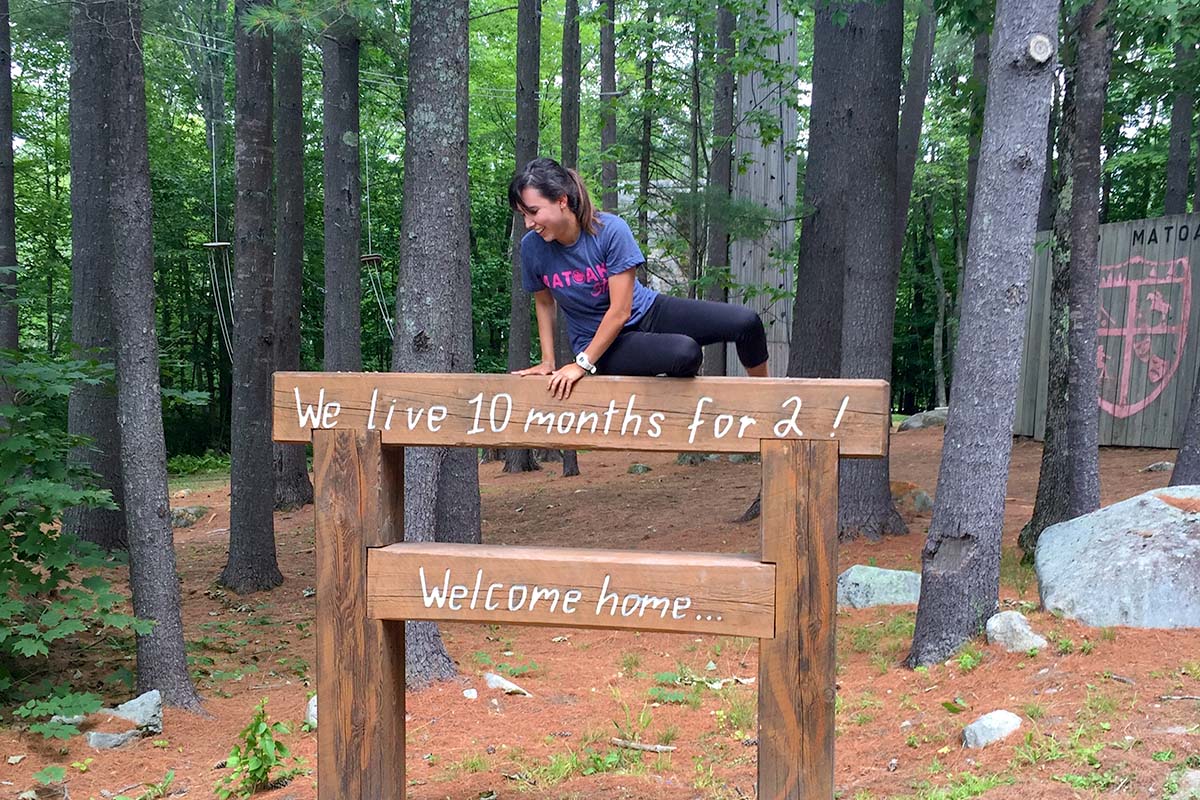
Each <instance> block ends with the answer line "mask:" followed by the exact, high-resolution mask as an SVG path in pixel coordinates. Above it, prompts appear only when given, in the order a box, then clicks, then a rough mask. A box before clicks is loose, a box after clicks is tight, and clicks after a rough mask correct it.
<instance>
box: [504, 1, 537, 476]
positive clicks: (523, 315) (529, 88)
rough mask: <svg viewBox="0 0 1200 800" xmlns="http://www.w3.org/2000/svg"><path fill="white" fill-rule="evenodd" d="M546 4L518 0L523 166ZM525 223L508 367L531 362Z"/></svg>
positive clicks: (530, 139) (521, 464)
mask: <svg viewBox="0 0 1200 800" xmlns="http://www.w3.org/2000/svg"><path fill="white" fill-rule="evenodd" d="M541 37H542V4H541V0H518V3H517V129H516V135H517V140H516V161H517V169H521V168H522V167H524V166H525V165H526V164H528V163H529V162H530V161H532V160H533V159H535V158H537V154H538V152H537V151H538V80H539V70H538V67H539V63H540V62H539V59H540V58H541ZM524 235H525V225H524V223H523V222H522V220H521V218H520V216H519V215H514V216H513V231H512V304H511V306H510V314H509V328H508V331H509V334H508V371H509V372H513V371H515V370H518V369H525V368H526V367H528V366H529V355H530V350H531V342H532V320H531V319H530V313H529V305H530V301H529V292H527V291H525V286H524V284H523V283H522V281H521V237H523V236H524ZM537 469H540V467H539V466H538V463H537V461H536V460H535V459H534V457H533V451H532V450H530V449H528V448H512V449H508V450H505V451H504V471H505V472H532V471H533V470H537Z"/></svg>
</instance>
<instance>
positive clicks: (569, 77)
mask: <svg viewBox="0 0 1200 800" xmlns="http://www.w3.org/2000/svg"><path fill="white" fill-rule="evenodd" d="M581 55H582V54H581V52H580V46H579V0H567V5H566V13H565V14H564V15H563V43H562V61H563V68H562V114H561V124H560V128H561V139H560V148H559V149H560V151H561V153H562V162H561V163H562V165H563V166H564V167H567V168H569V169H575V168H576V167H577V166H578V162H579V90H580V82H581V78H580V70H581V66H582V65H581ZM573 358H574V354H573V353H572V352H571V343H570V342H568V341H567V323H566V320H565V319H564V318H563V315H562V309H559V311H558V324H557V325H555V327H554V363H555V364H569V363H571V360H572V359H573ZM561 458H562V474H563V477H564V478H566V477H574V476H575V475H578V474H579V454H578V452H576V451H575V450H563V451H561Z"/></svg>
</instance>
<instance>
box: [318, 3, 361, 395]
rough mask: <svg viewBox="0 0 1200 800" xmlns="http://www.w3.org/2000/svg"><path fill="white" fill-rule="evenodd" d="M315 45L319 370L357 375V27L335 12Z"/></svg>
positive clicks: (344, 14)
mask: <svg viewBox="0 0 1200 800" xmlns="http://www.w3.org/2000/svg"><path fill="white" fill-rule="evenodd" d="M332 13H333V14H336V15H337V21H335V22H334V23H333V24H331V25H330V26H329V29H328V30H326V31H325V34H324V36H323V37H322V39H321V63H322V67H323V70H324V79H323V81H322V84H321V85H322V100H323V102H322V110H323V122H324V129H325V136H324V142H325V148H324V154H325V160H324V164H325V369H326V370H328V371H331V372H334V371H341V372H358V371H359V370H361V369H362V320H361V319H360V314H361V310H362V276H361V273H362V262H361V261H359V253H358V247H359V243H358V240H359V235H360V232H361V227H360V226H361V220H360V214H359V212H360V205H359V203H360V200H361V195H360V187H359V165H358V154H359V149H358V138H359V126H358V49H359V41H358V25H357V23H356V22H355V21H354V18H353V17H351V16H349V14H348V12H347V11H346V10H345V9H344V8H343V7H341V6H335V7H334V10H333V12H332Z"/></svg>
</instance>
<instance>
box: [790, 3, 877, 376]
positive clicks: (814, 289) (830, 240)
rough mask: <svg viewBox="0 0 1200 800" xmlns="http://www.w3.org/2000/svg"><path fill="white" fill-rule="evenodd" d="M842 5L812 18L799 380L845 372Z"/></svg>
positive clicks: (796, 355) (825, 7)
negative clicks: (843, 326) (811, 64)
mask: <svg viewBox="0 0 1200 800" xmlns="http://www.w3.org/2000/svg"><path fill="white" fill-rule="evenodd" d="M839 8H840V6H837V5H836V4H834V3H818V4H817V7H816V12H815V14H816V16H815V18H814V21H813V67H812V70H813V88H812V105H811V107H810V109H809V126H808V160H807V161H806V163H805V166H804V205H803V207H802V211H803V214H804V218H803V219H802V220H801V224H800V258H799V266H798V268H797V271H796V285H797V286H803V287H805V290H804V291H798V292H796V298H795V301H794V302H793V305H792V332H791V333H792V343H793V346H792V347H791V348H790V349H789V351H788V368H787V374H788V375H790V376H791V377H794V378H834V377H837V376H838V374H839V373H840V372H841V369H842V298H843V288H844V283H845V270H846V252H845V250H846V240H847V236H846V230H847V225H846V221H847V216H848V214H849V207H848V206H847V204H846V190H847V181H848V177H849V171H850V170H849V168H848V165H847V156H848V150H847V136H848V135H849V120H850V108H851V104H852V103H853V102H854V99H855V98H854V97H853V96H852V95H851V94H850V93H849V92H848V91H847V83H848V78H849V66H850V65H849V58H850V49H849V48H850V36H851V31H850V29H849V27H848V26H846V25H844V24H840V20H839V19H838V18H836V14H837V12H838V9H839ZM894 163H895V162H894V161H893V166H892V167H890V168H889V172H891V171H892V170H893V169H894Z"/></svg>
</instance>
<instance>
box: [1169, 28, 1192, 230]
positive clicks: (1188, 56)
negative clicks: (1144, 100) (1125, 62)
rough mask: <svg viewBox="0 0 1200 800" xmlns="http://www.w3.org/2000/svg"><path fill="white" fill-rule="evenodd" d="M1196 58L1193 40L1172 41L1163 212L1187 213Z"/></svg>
mask: <svg viewBox="0 0 1200 800" xmlns="http://www.w3.org/2000/svg"><path fill="white" fill-rule="evenodd" d="M1195 59H1196V45H1195V42H1193V41H1191V40H1190V39H1186V38H1180V39H1179V40H1178V41H1176V42H1175V98H1174V100H1173V101H1172V103H1171V131H1170V138H1169V140H1168V145H1167V193H1166V196H1165V197H1164V199H1163V213H1164V214H1186V213H1187V197H1188V172H1189V171H1190V170H1191V167H1192V165H1191V160H1192V159H1191V154H1192V153H1191V151H1192V116H1193V115H1194V114H1195V113H1196V94H1195V85H1196V84H1195V79H1194V78H1193V77H1192V75H1191V66H1192V62H1193V61H1195Z"/></svg>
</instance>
